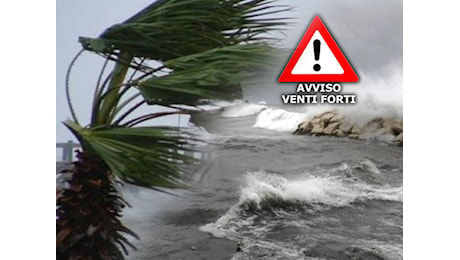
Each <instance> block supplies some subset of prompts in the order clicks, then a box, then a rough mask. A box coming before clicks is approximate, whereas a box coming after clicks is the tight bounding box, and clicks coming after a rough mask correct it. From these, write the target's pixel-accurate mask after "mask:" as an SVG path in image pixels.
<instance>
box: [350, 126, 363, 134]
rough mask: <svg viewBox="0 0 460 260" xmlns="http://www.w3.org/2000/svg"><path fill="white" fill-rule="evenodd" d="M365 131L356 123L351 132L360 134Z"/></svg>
mask: <svg viewBox="0 0 460 260" xmlns="http://www.w3.org/2000/svg"><path fill="white" fill-rule="evenodd" d="M362 132H363V129H362V128H361V127H359V126H357V125H354V126H353V127H352V128H351V133H352V134H356V135H358V136H359V135H360V134H361V133H362Z"/></svg>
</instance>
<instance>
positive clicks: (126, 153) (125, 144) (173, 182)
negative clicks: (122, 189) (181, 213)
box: [66, 121, 198, 188]
mask: <svg viewBox="0 0 460 260" xmlns="http://www.w3.org/2000/svg"><path fill="white" fill-rule="evenodd" d="M66 125H67V126H68V127H70V128H77V129H74V131H75V132H77V133H78V135H79V136H80V139H81V140H82V143H83V147H84V148H85V149H86V150H87V151H93V152H95V153H96V154H97V155H98V156H100V158H102V159H103V160H104V161H105V162H106V163H107V165H108V166H109V167H110V168H111V170H112V171H113V172H114V173H115V174H116V175H117V176H118V177H120V178H121V179H122V180H124V181H126V182H128V183H134V184H136V185H139V186H144V187H148V188H154V187H160V188H178V187H182V188H183V187H186V183H185V180H186V179H187V176H188V175H189V174H190V173H191V172H192V170H191V169H192V168H193V167H194V166H196V163H197V162H198V160H197V159H195V158H194V156H193V153H194V152H196V149H194V148H193V147H192V146H191V145H190V143H191V142H193V140H195V139H194V138H193V136H191V135H190V134H187V133H186V132H178V129H177V128H169V127H114V128H94V129H87V128H78V127H76V126H75V124H73V122H70V121H67V122H66Z"/></svg>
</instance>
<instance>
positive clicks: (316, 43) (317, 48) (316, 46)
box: [313, 40, 321, 71]
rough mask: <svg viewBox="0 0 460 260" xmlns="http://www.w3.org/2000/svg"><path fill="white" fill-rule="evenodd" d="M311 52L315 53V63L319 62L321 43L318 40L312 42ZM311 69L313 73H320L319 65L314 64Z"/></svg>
mask: <svg viewBox="0 0 460 260" xmlns="http://www.w3.org/2000/svg"><path fill="white" fill-rule="evenodd" d="M313 51H314V52H315V61H318V60H319V52H320V51H321V41H320V40H314V41H313ZM313 69H314V70H315V71H320V70H321V65H319V64H315V65H313Z"/></svg>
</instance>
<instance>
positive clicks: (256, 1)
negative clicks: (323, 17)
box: [80, 0, 287, 61]
mask: <svg viewBox="0 0 460 260" xmlns="http://www.w3.org/2000/svg"><path fill="white" fill-rule="evenodd" d="M286 9H287V8H285V7H283V6H276V5H273V1H268V0H252V1H242V0H226V1H216V0H167V1H156V2H155V3H153V4H151V5H150V6H148V7H147V8H145V9H144V10H142V11H140V12H139V13H138V14H136V15H134V16H133V17H131V18H130V19H128V20H126V21H125V22H123V23H121V24H117V25H114V26H112V27H110V28H109V29H107V30H106V31H105V32H103V33H102V34H101V35H100V36H99V37H98V38H96V39H91V38H84V37H83V38H81V39H80V42H81V43H82V45H83V46H84V48H86V49H88V50H91V51H95V52H99V53H101V52H102V53H107V54H117V53H118V52H128V53H130V54H132V55H134V56H135V57H145V58H150V59H154V60H162V61H166V60H169V59H174V58H177V57H181V56H184V55H190V54H193V53H199V52H203V51H206V50H210V49H213V48H217V47H222V46H228V45H236V44H239V43H242V42H248V41H257V40H259V38H258V37H259V36H260V34H263V33H267V32H269V31H271V30H276V29H279V28H280V27H282V26H283V25H285V24H286V23H285V22H284V21H283V20H284V18H276V19H273V18H272V19H270V18H265V19H264V18H262V17H264V16H265V15H267V14H273V13H278V12H282V11H285V10H286ZM260 39H265V38H260Z"/></svg>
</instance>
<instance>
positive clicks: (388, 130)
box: [375, 126, 393, 135]
mask: <svg viewBox="0 0 460 260" xmlns="http://www.w3.org/2000/svg"><path fill="white" fill-rule="evenodd" d="M375 134H376V135H393V130H391V127H388V126H384V127H382V128H380V129H379V130H377V132H375Z"/></svg>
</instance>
